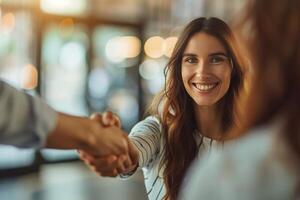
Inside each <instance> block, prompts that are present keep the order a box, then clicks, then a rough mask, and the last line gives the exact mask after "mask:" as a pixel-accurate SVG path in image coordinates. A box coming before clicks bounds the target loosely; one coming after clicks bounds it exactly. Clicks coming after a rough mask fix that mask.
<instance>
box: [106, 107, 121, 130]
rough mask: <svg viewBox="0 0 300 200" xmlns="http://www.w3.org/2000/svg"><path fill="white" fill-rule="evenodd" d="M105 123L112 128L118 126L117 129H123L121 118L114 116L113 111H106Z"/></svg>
mask: <svg viewBox="0 0 300 200" xmlns="http://www.w3.org/2000/svg"><path fill="white" fill-rule="evenodd" d="M103 121H104V122H105V123H107V124H109V125H110V126H116V127H119V128H120V127H121V120H120V118H119V117H118V116H117V115H116V114H114V113H113V112H111V111H106V112H104V113H103Z"/></svg>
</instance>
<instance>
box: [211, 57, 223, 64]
mask: <svg viewBox="0 0 300 200" xmlns="http://www.w3.org/2000/svg"><path fill="white" fill-rule="evenodd" d="M225 61H226V58H225V57H223V56H213V57H211V59H210V63H211V64H221V63H223V62H225Z"/></svg>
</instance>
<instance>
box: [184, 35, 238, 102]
mask: <svg viewBox="0 0 300 200" xmlns="http://www.w3.org/2000/svg"><path fill="white" fill-rule="evenodd" d="M181 66H182V68H181V74H182V79H183V84H184V87H185V89H186V91H187V93H188V94H189V95H190V96H191V97H192V99H193V100H194V102H195V103H196V104H197V105H199V106H211V105H214V104H215V103H217V102H218V101H219V100H220V99H221V98H222V97H223V96H224V95H225V94H226V92H227V91H228V88H229V86H230V78H231V71H232V67H231V62H230V59H229V57H228V55H227V52H226V50H225V47H224V46H223V45H222V43H221V42H220V41H219V40H218V39H217V38H215V37H214V36H211V35H209V34H206V33H201V32H200V33H196V34H195V35H194V36H193V37H192V38H191V39H190V41H189V42H188V44H187V47H186V49H185V51H184V53H183V57H182V61H181Z"/></svg>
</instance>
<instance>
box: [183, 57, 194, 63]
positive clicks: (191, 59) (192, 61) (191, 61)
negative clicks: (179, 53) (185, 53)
mask: <svg viewBox="0 0 300 200" xmlns="http://www.w3.org/2000/svg"><path fill="white" fill-rule="evenodd" d="M185 62H187V63H196V62H197V59H196V58H191V57H190V58H186V59H185Z"/></svg>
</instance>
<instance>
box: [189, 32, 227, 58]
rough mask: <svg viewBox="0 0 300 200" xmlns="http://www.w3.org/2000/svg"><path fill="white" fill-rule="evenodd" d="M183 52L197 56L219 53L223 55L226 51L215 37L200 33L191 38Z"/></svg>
mask: <svg viewBox="0 0 300 200" xmlns="http://www.w3.org/2000/svg"><path fill="white" fill-rule="evenodd" d="M184 52H185V53H197V54H213V53H216V52H221V53H224V54H225V53H226V49H225V47H224V45H223V44H222V42H221V41H220V40H219V39H218V38H216V37H215V36H212V35H209V34H207V33H202V32H200V33H196V34H195V35H193V36H192V37H191V39H190V40H189V42H188V43H187V46H186V48H185V51H184Z"/></svg>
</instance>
